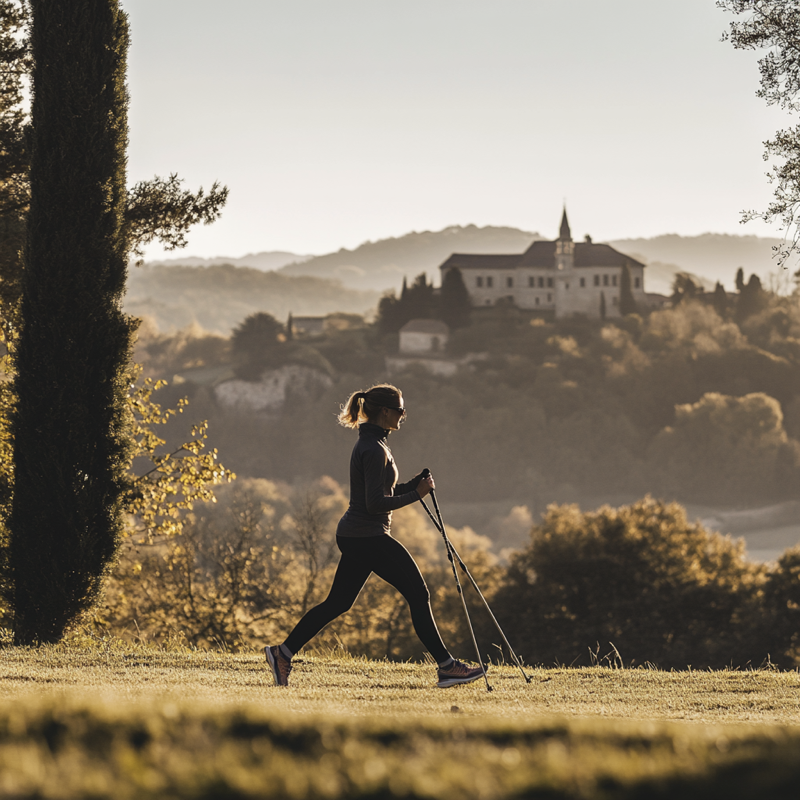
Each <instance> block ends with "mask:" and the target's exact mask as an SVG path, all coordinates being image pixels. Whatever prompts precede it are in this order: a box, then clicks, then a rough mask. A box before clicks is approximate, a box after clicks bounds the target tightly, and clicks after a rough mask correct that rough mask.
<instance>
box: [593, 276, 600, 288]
mask: <svg viewBox="0 0 800 800" xmlns="http://www.w3.org/2000/svg"><path fill="white" fill-rule="evenodd" d="M594 285H595V286H599V285H600V276H599V275H595V276H594Z"/></svg>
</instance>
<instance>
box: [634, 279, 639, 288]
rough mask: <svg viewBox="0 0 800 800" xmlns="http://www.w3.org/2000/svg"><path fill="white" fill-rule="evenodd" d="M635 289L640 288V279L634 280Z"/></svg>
mask: <svg viewBox="0 0 800 800" xmlns="http://www.w3.org/2000/svg"><path fill="white" fill-rule="evenodd" d="M633 288H634V289H638V288H639V279H638V278H634V279H633Z"/></svg>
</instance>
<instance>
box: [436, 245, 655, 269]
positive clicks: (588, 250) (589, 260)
mask: <svg viewBox="0 0 800 800" xmlns="http://www.w3.org/2000/svg"><path fill="white" fill-rule="evenodd" d="M625 264H627V265H628V267H643V266H644V264H642V263H641V262H640V261H637V260H636V259H635V258H631V257H630V256H626V255H625V254H624V253H620V252H619V250H615V249H614V248H613V247H611V245H608V244H594V243H593V242H578V243H577V244H576V245H575V267H576V268H580V267H622V266H624V265H625ZM452 267H458V268H459V269H485V270H491V269H516V268H517V267H536V268H538V269H552V270H555V268H556V243H555V242H542V241H540V242H533V244H531V246H530V247H529V248H528V249H527V250H526V251H525V252H524V253H521V254H520V255H478V254H475V253H453V255H451V256H450V257H449V258H448V259H447V260H446V261H445V262H444V263H443V264H442V265H441V266H440V267H439V269H442V270H445V269H451V268H452Z"/></svg>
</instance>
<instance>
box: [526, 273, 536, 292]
mask: <svg viewBox="0 0 800 800" xmlns="http://www.w3.org/2000/svg"><path fill="white" fill-rule="evenodd" d="M535 285H536V280H535V278H534V277H533V276H532V275H531V276H530V277H529V278H528V286H529V287H530V288H531V289H533V287H534V286H535Z"/></svg>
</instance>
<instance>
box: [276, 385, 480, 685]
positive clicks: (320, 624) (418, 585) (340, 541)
mask: <svg viewBox="0 0 800 800" xmlns="http://www.w3.org/2000/svg"><path fill="white" fill-rule="evenodd" d="M405 414H406V409H405V407H404V405H403V396H402V394H401V393H400V390H399V389H397V388H396V387H394V386H391V385H390V384H380V385H378V386H373V387H372V388H371V389H369V391H366V392H355V393H354V394H352V395H350V398H349V399H348V401H347V403H346V404H345V405H344V407H343V408H342V411H341V413H340V414H339V423H340V424H341V425H344V426H345V427H346V428H358V441H357V442H356V446H355V447H354V448H353V454H352V456H351V457H350V506H349V507H348V509H347V511H346V512H345V514H344V516H343V517H342V518H341V520H339V525H338V527H337V528H336V544H337V546H338V548H339V550H340V552H341V554H342V555H341V559H340V560H339V566H338V567H337V568H336V575H335V576H334V578H333V585H332V586H331V589H330V593H329V594H328V597H327V598H326V599H325V600H324V601H323V602H322V603H320V604H319V605H318V606H315V607H314V608H312V609H310V610H309V611H308V612H307V613H306V614H305V616H304V617H303V618H302V619H301V620H300V622H298V623H297V625H296V626H295V628H294V630H293V631H292V632H291V633H290V634H289V636H287V637H286V640H285V641H284V642H283V644H279V645H274V646H272V647H265V648H264V653H265V655H266V657H267V662H268V663H269V666H270V668H271V669H272V674H273V676H274V678H275V683H276V684H277V685H278V686H288V685H289V673H290V672H291V671H292V656H294V654H295V653H297V652H298V651H299V650H300V649H301V648H302V647H303V646H304V645H305V644H306V643H308V642H309V641H311V639H313V638H314V636H316V635H317V634H318V633H319V632H320V631H321V630H322V629H323V628H324V627H325V626H326V625H327V624H328V623H330V622H332V621H333V620H334V619H336V618H337V617H338V616H340V615H341V614H344V613H345V612H346V611H348V610H349V609H350V608H351V607H352V605H353V603H354V602H355V600H356V598H357V597H358V594H359V592H360V591H361V589H362V588H363V586H364V584H365V583H366V582H367V578H369V576H370V575H371V574H372V573H373V572H374V573H375V574H376V575H378V576H379V577H381V578H383V580H385V581H386V582H387V583H390V584H391V585H392V586H394V587H395V589H397V591H399V592H400V594H402V595H403V597H404V598H405V599H406V602H407V603H408V606H409V609H410V610H411V620H412V622H413V624H414V630H415V631H416V633H417V636H418V637H419V639H420V641H421V642H422V643H423V645H424V646H425V648H426V649H427V650H428V652H429V653H430V654H431V655H432V656H433V658H434V659H435V660H436V663H437V664H438V666H439V671H438V682H437V685H438V686H439V687H440V688H445V687H447V686H455V685H456V684H459V683H470V682H471V681H474V680H477V679H478V678H480V677H482V675H483V673H482V671H481V668H480V667H470V666H469V665H467V664H463V663H462V662H461V661H457V660H456V659H454V658H453V657H452V656H451V655H450V653H449V652H448V650H447V648H446V647H445V646H444V642H442V637H441V636H440V635H439V630H438V629H437V627H436V623H435V622H434V619H433V613H432V611H431V604H430V593H429V592H428V587H427V586H426V584H425V580H424V579H423V577H422V573H421V572H420V571H419V567H418V566H417V564H416V562H415V561H414V559H413V558H412V556H411V554H410V553H409V552H408V550H406V548H405V547H403V545H402V544H400V542H398V541H397V540H396V539H394V538H393V537H392V535H391V522H392V511H394V510H395V509H398V508H403V507H404V506H407V505H411V503H416V502H417V501H418V500H420V499H421V498H423V497H425V495H427V494H428V493H429V492H430V491H431V489H434V488H435V484H434V482H433V478H432V477H431V476H428V477H426V478H423V477H422V473H420V474H419V475H417V476H416V477H414V478H412V479H411V480H410V481H409V482H408V483H403V484H398V483H397V478H398V472H397V467H396V466H395V462H394V459H393V458H392V453H391V451H390V450H389V445H388V443H387V438H388V436H389V433H390V432H391V431H396V430H399V429H400V423H401V421H402V420H403V418H404V417H405Z"/></svg>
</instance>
